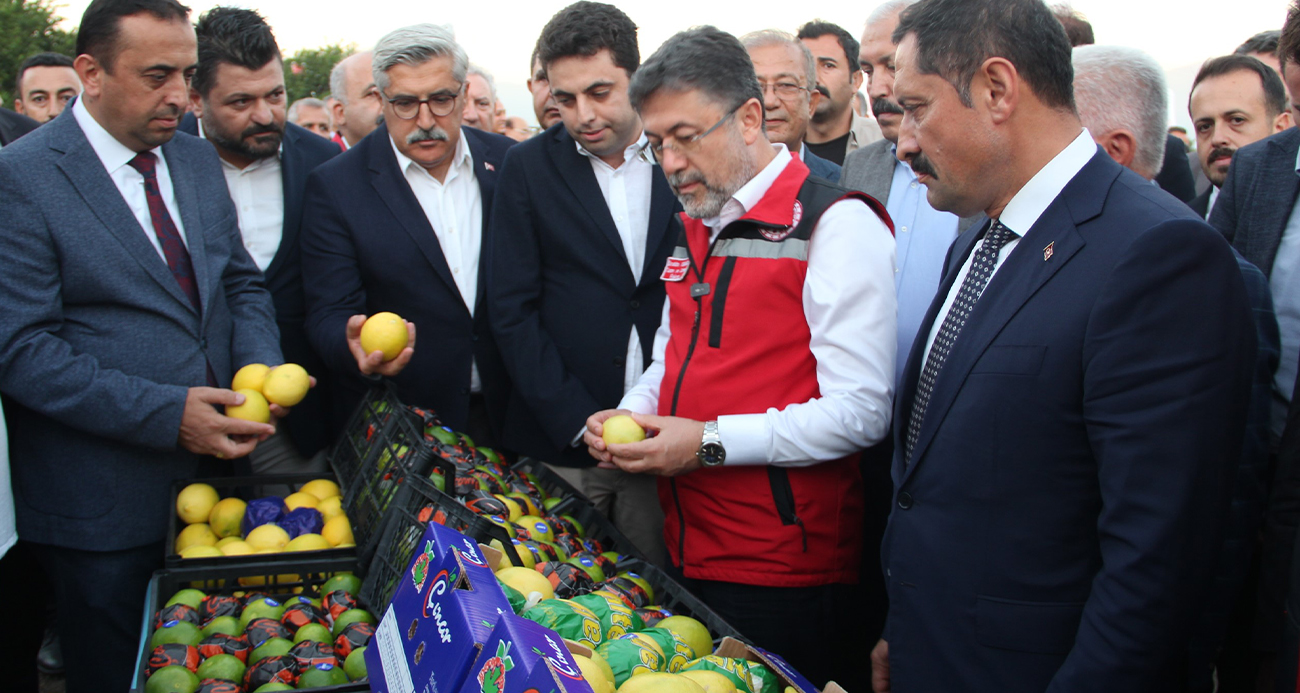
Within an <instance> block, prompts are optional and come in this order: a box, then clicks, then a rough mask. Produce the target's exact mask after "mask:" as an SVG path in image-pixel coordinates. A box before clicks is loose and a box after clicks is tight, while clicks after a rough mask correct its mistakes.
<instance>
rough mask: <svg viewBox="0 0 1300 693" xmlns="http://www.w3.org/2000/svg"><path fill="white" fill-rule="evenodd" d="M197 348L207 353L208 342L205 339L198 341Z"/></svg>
mask: <svg viewBox="0 0 1300 693" xmlns="http://www.w3.org/2000/svg"><path fill="white" fill-rule="evenodd" d="M199 348H200V349H202V350H204V351H207V350H208V340H206V339H200V340H199Z"/></svg>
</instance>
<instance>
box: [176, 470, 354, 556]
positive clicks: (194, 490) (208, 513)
mask: <svg viewBox="0 0 1300 693" xmlns="http://www.w3.org/2000/svg"><path fill="white" fill-rule="evenodd" d="M342 502H343V498H342V497H341V495H340V493H339V486H338V484H336V483H334V482H333V481H331V480H329V479H313V480H312V481H308V482H307V483H305V484H303V485H302V488H300V489H298V491H297V492H296V493H291V494H289V495H288V496H285V498H284V504H285V505H286V506H287V507H288V508H289V510H295V509H297V508H303V507H306V508H315V509H316V511H317V512H319V513H320V514H321V518H322V519H323V520H324V526H323V527H322V528H321V531H320V534H302V535H299V536H297V537H295V538H293V539H292V540H291V539H290V538H289V533H288V532H286V531H285V530H284V529H283V528H281V527H280V526H278V525H275V524H271V523H268V524H263V525H260V526H258V527H254V528H253V529H252V530H250V531H249V532H248V534H247V535H246V536H245V535H243V534H241V528H242V524H243V521H244V513H245V511H246V510H247V507H248V504H247V503H245V502H244V501H243V500H241V499H239V498H222V497H221V496H220V494H218V493H217V490H216V489H215V488H213V487H212V486H210V485H209V484H203V483H195V484H190V485H189V486H186V487H185V488H183V489H181V492H180V493H179V494H177V495H176V515H177V517H179V518H180V519H181V521H182V522H184V523H185V524H186V527H185V529H182V530H181V531H180V533H179V534H177V535H176V543H175V545H174V547H173V548H174V550H175V552H176V553H178V554H180V556H181V558H203V557H213V556H247V555H251V554H259V553H280V552H283V551H316V550H320V549H334V548H344V547H348V546H356V540H355V539H354V538H353V537H352V523H351V522H350V521H349V520H348V517H347V515H346V514H344V512H343V507H342Z"/></svg>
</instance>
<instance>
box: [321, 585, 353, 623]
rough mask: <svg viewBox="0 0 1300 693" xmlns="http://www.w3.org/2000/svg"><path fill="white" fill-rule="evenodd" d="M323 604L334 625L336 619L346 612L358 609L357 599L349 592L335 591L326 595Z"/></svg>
mask: <svg viewBox="0 0 1300 693" xmlns="http://www.w3.org/2000/svg"><path fill="white" fill-rule="evenodd" d="M321 603H322V604H324V605H325V610H326V611H328V612H329V615H330V623H333V622H334V619H336V618H338V617H339V614H341V613H343V612H344V611H347V610H348V609H355V608H357V599H356V597H353V596H352V595H350V594H348V593H347V590H334V591H333V592H330V593H329V594H327V595H325V598H324V599H322V600H321Z"/></svg>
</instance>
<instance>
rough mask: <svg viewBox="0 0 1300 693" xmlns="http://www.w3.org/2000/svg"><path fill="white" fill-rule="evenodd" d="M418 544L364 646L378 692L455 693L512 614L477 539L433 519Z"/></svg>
mask: <svg viewBox="0 0 1300 693" xmlns="http://www.w3.org/2000/svg"><path fill="white" fill-rule="evenodd" d="M418 547H419V548H418V549H417V552H416V554H415V556H414V557H413V558H412V559H411V564H410V566H408V567H407V570H406V572H405V573H404V574H403V576H402V581H401V583H400V585H399V586H398V588H397V591H396V592H394V594H393V600H392V603H391V604H390V605H389V607H388V610H387V611H385V612H384V616H383V618H382V619H380V622H379V626H378V627H377V628H376V629H375V636H374V638H373V639H372V641H371V646H370V647H369V648H367V649H366V667H367V669H368V670H369V671H370V688H371V690H372V691H375V692H376V693H456V691H459V690H460V689H461V686H462V685H463V683H464V680H465V674H466V672H467V671H468V670H469V667H470V665H471V664H472V663H473V662H474V660H475V659H477V658H478V655H479V651H480V650H481V649H482V648H483V643H484V642H486V641H487V640H488V639H489V638H490V637H491V636H492V630H493V626H495V625H496V623H497V621H498V620H499V619H500V618H501V616H502V615H503V614H512V615H513V614H514V611H513V610H512V609H511V608H510V602H509V601H507V600H506V597H505V595H504V594H503V593H502V592H501V586H500V585H499V584H498V583H497V580H496V576H495V575H493V573H492V569H491V568H490V567H489V566H490V565H492V564H493V563H494V562H495V560H494V559H493V557H492V556H491V555H489V553H488V552H487V551H485V550H484V547H481V546H479V545H478V544H477V543H475V541H474V540H473V539H470V538H469V537H466V536H465V535H463V534H460V533H459V532H456V531H454V530H451V529H448V528H446V527H443V526H442V525H439V524H437V523H432V522H431V523H429V526H428V529H427V530H425V534H424V537H423V538H422V539H421V540H420V544H419V545H418ZM488 551H490V549H489V550H488ZM497 558H499V556H497Z"/></svg>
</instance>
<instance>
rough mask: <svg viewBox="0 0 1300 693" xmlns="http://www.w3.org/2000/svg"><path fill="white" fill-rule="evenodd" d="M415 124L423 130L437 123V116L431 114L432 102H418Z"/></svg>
mask: <svg viewBox="0 0 1300 693" xmlns="http://www.w3.org/2000/svg"><path fill="white" fill-rule="evenodd" d="M415 124H416V125H419V126H420V128H421V129H423V130H428V129H429V128H431V127H433V126H434V125H435V124H437V118H436V117H435V116H434V115H433V104H431V103H428V102H425V103H422V104H420V110H418V111H416V112H415Z"/></svg>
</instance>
